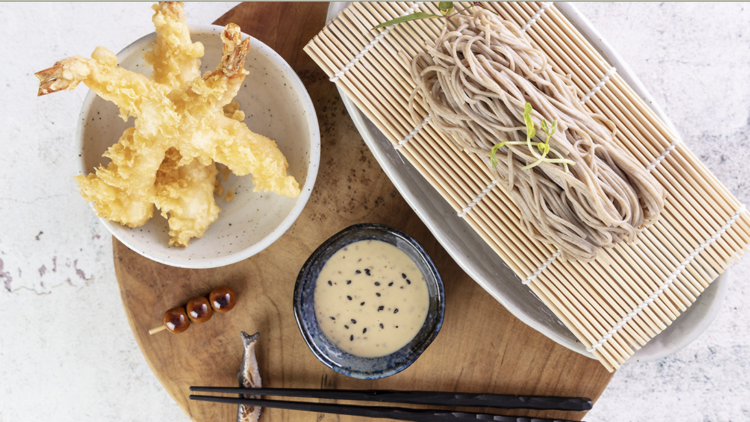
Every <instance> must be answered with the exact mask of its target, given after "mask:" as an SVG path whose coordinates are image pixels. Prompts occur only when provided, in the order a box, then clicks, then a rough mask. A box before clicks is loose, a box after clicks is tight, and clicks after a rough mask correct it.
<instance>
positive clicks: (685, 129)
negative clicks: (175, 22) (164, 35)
mask: <svg viewBox="0 0 750 422" xmlns="http://www.w3.org/2000/svg"><path fill="white" fill-rule="evenodd" d="M235 4H236V3H191V4H189V5H188V6H187V8H186V9H187V16H188V21H189V22H194V23H210V22H212V21H214V20H215V19H216V18H218V17H219V16H221V15H222V14H223V13H224V12H226V11H227V10H229V9H230V8H231V7H232V6H234V5H235ZM577 7H578V8H579V9H580V10H581V11H582V12H583V14H584V15H586V16H587V17H588V18H589V19H590V20H591V22H592V23H593V24H594V26H595V27H597V28H598V30H599V31H600V32H601V34H602V35H603V36H604V38H605V39H607V40H608V41H609V43H610V44H611V45H612V46H613V47H614V48H615V49H616V50H617V51H618V52H619V53H620V55H621V56H622V58H623V59H624V60H625V61H626V62H628V64H629V65H630V67H631V68H632V69H633V70H634V72H635V73H636V74H637V75H638V76H639V77H640V78H641V80H642V81H643V83H644V85H645V86H646V87H647V89H648V90H649V91H650V92H651V94H652V95H653V96H654V98H655V99H656V101H658V102H659V104H660V105H661V106H662V107H663V108H664V110H665V112H666V113H667V115H669V116H670V118H671V119H672V121H673V122H674V124H675V126H676V127H677V128H678V130H679V131H680V132H681V134H682V137H683V138H684V140H685V142H686V144H687V145H688V146H689V147H690V148H691V149H692V150H693V151H694V152H695V153H696V154H697V155H698V156H699V157H700V158H701V160H703V162H704V163H706V165H707V166H708V167H709V168H710V169H711V171H713V172H714V173H715V174H716V175H717V176H718V177H719V179H720V180H721V181H722V182H723V183H724V184H725V185H726V186H727V187H728V188H729V189H730V190H731V191H732V192H733V193H734V194H735V195H736V196H737V197H738V198H739V199H740V200H741V201H742V202H743V203H748V202H750V183H748V182H747V180H750V166H749V165H748V164H747V163H748V161H750V150H746V149H745V148H747V147H748V142H749V141H748V138H749V137H750V44H748V41H749V40H750V6H748V5H746V4H742V3H725V4H705V3H683V4H677V3H661V4H660V3H619V4H618V3H579V4H578V5H577ZM150 16H151V10H150V9H149V8H148V6H147V5H145V4H142V3H141V4H138V3H109V4H98V3H75V4H65V3H45V4H28V3H13V4H4V5H3V7H2V8H0V34H1V35H2V37H0V39H2V40H3V42H2V43H1V44H0V57H3V63H2V64H0V80H1V81H3V82H2V83H3V85H4V86H3V95H2V102H0V128H2V137H0V180H1V181H2V183H0V309H2V310H3V321H2V322H0V380H2V385H0V422H17V421H38V420H50V419H54V420H56V421H102V420H120V421H139V422H140V421H156V420H158V421H187V420H188V418H187V416H185V415H184V414H183V413H182V411H181V410H180V409H179V408H178V407H177V405H176V404H175V403H174V402H173V401H172V400H171V399H170V397H169V396H168V395H167V393H166V392H165V391H164V389H163V388H161V385H160V384H159V382H158V381H157V380H156V377H155V376H154V375H153V373H152V372H151V370H150V369H149V367H148V365H147V364H146V361H145V360H144V358H143V357H142V356H141V354H140V351H139V350H138V346H137V345H136V343H135V339H134V338H133V335H132V334H131V332H130V327H129V326H128V323H127V320H126V318H125V313H124V311H123V309H122V306H121V305H120V303H121V302H120V299H119V291H118V289H117V282H116V280H115V274H114V269H113V263H112V250H111V248H112V246H111V237H110V236H109V234H108V233H107V232H106V229H105V228H104V226H102V225H101V224H100V223H99V222H98V220H97V219H96V218H95V216H94V214H93V213H92V212H91V209H90V208H89V207H88V205H87V204H86V203H85V202H84V201H83V200H82V199H81V198H80V196H79V195H78V193H77V192H76V186H75V183H74V181H73V178H72V176H73V175H75V174H76V172H77V164H76V160H75V158H76V155H77V151H76V148H75V146H74V141H73V138H74V134H75V125H76V119H77V116H78V111H79V109H80V105H81V103H82V101H83V97H84V95H85V92H86V89H85V88H83V87H81V88H79V89H77V90H75V91H73V92H68V93H64V94H58V95H50V96H47V97H43V98H36V96H35V93H36V86H37V81H36V78H35V77H34V75H33V73H34V72H35V71H38V70H40V69H44V68H46V67H49V66H50V65H52V64H53V63H54V62H55V61H56V60H59V59H61V58H64V57H68V56H71V55H76V54H80V55H85V56H88V55H89V54H90V53H91V51H93V50H94V48H95V47H96V46H98V45H104V46H106V47H107V48H109V49H111V50H113V51H115V52H116V51H119V50H120V49H122V48H123V47H125V46H126V45H127V44H129V43H130V42H131V41H132V40H135V39H137V38H138V37H140V36H141V35H144V34H146V33H149V32H151V31H152V27H151V23H150ZM733 270H734V275H733V277H732V278H733V285H732V286H731V287H730V289H729V295H728V297H727V300H726V302H725V303H724V304H723V307H722V310H721V313H720V314H719V316H718V318H717V319H716V321H715V322H714V323H713V325H712V326H711V327H710V328H709V329H708V330H707V331H706V332H705V333H704V334H703V335H702V336H701V337H699V338H698V339H697V340H696V341H695V342H694V343H692V344H691V345H690V346H688V347H687V348H685V349H683V350H682V351H680V352H678V353H676V354H674V355H672V356H669V357H667V358H664V359H662V360H660V361H658V362H654V363H649V364H628V365H625V366H624V367H623V368H622V369H621V370H620V371H618V372H617V374H616V375H615V376H614V379H613V380H612V383H611V384H610V386H609V387H608V388H607V390H606V391H605V392H604V395H603V396H602V398H601V399H600V401H599V402H598V403H597V404H596V406H595V408H594V410H593V411H591V412H590V413H589V415H588V417H587V418H586V419H587V420H588V421H602V422H616V421H617V422H619V421H623V422H624V421H641V420H652V421H678V420H679V421H688V422H689V421H741V420H750V305H748V303H749V302H750V284H748V276H747V274H748V272H750V260H748V259H747V258H746V259H743V260H741V261H740V263H739V264H737V265H736V266H735V267H734V269H733ZM42 398H43V399H44V401H43V402H40V399H42Z"/></svg>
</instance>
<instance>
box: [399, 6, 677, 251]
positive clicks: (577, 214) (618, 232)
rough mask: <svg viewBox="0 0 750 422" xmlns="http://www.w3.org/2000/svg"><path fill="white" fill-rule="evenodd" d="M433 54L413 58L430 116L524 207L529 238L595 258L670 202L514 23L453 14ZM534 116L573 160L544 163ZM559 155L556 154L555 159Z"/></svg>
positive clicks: (483, 14)
mask: <svg viewBox="0 0 750 422" xmlns="http://www.w3.org/2000/svg"><path fill="white" fill-rule="evenodd" d="M454 22H455V23H456V24H457V29H455V30H449V29H448V28H447V27H446V28H445V29H444V30H443V32H442V34H441V35H440V37H439V39H438V40H437V41H435V43H434V44H433V45H427V46H426V51H427V52H426V53H421V54H418V55H417V56H416V57H414V58H413V60H412V63H411V65H412V66H411V73H412V77H413V78H414V80H415V82H416V84H417V87H416V90H415V92H414V93H413V95H412V98H411V100H410V108H411V110H412V115H413V117H414V118H415V121H416V122H419V121H421V118H419V117H418V116H416V113H415V110H414V108H415V101H417V98H418V97H421V98H422V99H423V101H421V102H422V103H423V105H424V107H425V108H426V110H427V111H428V113H429V115H430V117H431V122H432V124H434V125H435V126H436V127H438V128H439V129H441V130H442V131H443V132H445V133H448V134H450V135H451V136H450V137H451V138H452V139H453V141H454V142H455V143H456V144H457V145H458V146H459V147H461V148H463V150H465V151H468V152H473V153H475V154H477V155H478V156H479V157H481V159H482V160H484V161H485V162H486V163H487V165H488V167H489V168H490V171H491V172H492V174H493V177H494V178H495V180H499V181H500V183H501V184H502V185H504V186H505V188H506V189H507V192H508V194H509V195H510V197H511V199H512V200H513V202H514V204H515V205H516V206H517V207H518V209H519V211H520V214H521V225H522V227H523V229H524V230H525V231H526V233H528V234H529V235H530V236H532V237H534V238H536V239H538V240H540V241H543V242H548V243H551V244H553V245H554V246H556V247H557V248H558V249H559V251H560V252H561V256H562V258H564V259H569V260H592V259H594V258H595V257H596V256H597V253H598V251H599V250H600V249H601V248H607V247H612V246H613V245H615V244H616V243H618V242H620V241H622V240H625V241H627V242H632V241H633V240H634V239H635V237H636V236H637V235H638V233H639V232H641V231H642V230H643V229H644V228H645V227H647V226H649V225H650V224H653V223H654V222H655V221H656V220H657V219H658V217H659V214H660V213H661V211H662V210H663V208H664V201H665V196H666V193H665V190H664V188H663V187H662V186H661V185H660V184H659V183H658V182H657V181H656V179H654V177H653V176H652V175H651V174H650V173H649V172H648V171H647V170H646V169H645V168H644V166H643V165H641V164H640V163H639V162H638V161H636V159H635V158H634V157H633V156H632V155H631V154H629V153H628V152H627V151H626V150H624V149H623V148H622V147H620V146H618V145H617V144H616V143H615V140H614V136H615V127H614V124H613V123H612V122H611V121H609V120H607V119H606V118H605V117H604V116H602V115H598V114H594V113H590V112H588V111H586V110H585V109H584V108H583V105H582V104H581V103H580V99H579V98H578V97H577V95H576V90H575V87H574V86H573V84H572V82H571V80H570V78H569V77H565V76H562V75H560V74H558V73H556V72H555V71H554V70H553V69H552V66H551V65H550V63H548V61H547V58H546V57H545V55H544V53H543V52H541V51H540V50H537V49H535V48H533V47H532V46H531V42H530V40H529V38H528V37H527V36H526V35H525V34H524V33H523V31H521V29H520V28H519V27H518V26H517V25H515V24H514V23H512V22H508V21H505V20H503V19H501V18H500V17H499V16H497V15H495V14H493V13H492V12H490V11H488V10H485V9H478V10H475V11H473V13H472V14H471V15H460V16H457V17H456V18H454ZM527 102H528V103H530V104H531V105H532V107H533V112H532V119H533V120H534V123H535V126H536V127H537V128H539V127H540V122H541V121H542V119H546V120H547V121H548V122H552V121H554V120H557V122H558V126H557V131H556V132H555V133H554V135H553V136H552V137H551V140H550V143H549V145H550V147H551V149H553V150H555V151H556V152H557V153H559V155H560V156H562V157H563V158H565V159H567V160H571V161H573V162H574V163H575V165H568V166H565V165H563V164H560V163H554V162H552V163H551V162H541V163H540V164H538V165H536V166H534V167H532V168H530V169H526V170H524V169H522V167H524V166H527V165H529V164H532V163H534V162H535V161H537V160H538V158H539V157H540V153H539V151H538V150H537V148H536V143H537V142H544V141H545V139H546V135H545V133H544V132H543V131H542V130H537V132H536V136H535V138H534V139H532V142H533V145H534V148H529V147H528V146H527V145H506V146H503V147H502V148H501V149H499V150H498V151H497V153H498V155H497V158H498V164H497V166H495V167H493V166H492V165H491V160H490V150H491V149H492V147H493V145H495V144H498V143H500V142H526V127H525V124H524V120H523V114H524V106H525V104H526V103H527ZM550 158H552V157H550Z"/></svg>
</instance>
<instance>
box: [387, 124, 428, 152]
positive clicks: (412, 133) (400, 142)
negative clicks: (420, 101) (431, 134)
mask: <svg viewBox="0 0 750 422" xmlns="http://www.w3.org/2000/svg"><path fill="white" fill-rule="evenodd" d="M430 119H431V117H430V116H427V117H425V118H424V120H422V123H420V124H418V125H417V127H415V128H414V129H412V131H411V132H409V133H408V134H407V135H406V136H405V137H404V139H402V140H400V141H398V144H396V146H395V147H393V148H394V149H395V150H396V151H398V150H400V149H401V147H403V146H404V145H406V143H407V142H409V140H410V139H411V138H413V137H414V135H416V134H417V132H419V131H420V130H421V129H422V128H423V127H425V125H426V124H427V123H429V122H430Z"/></svg>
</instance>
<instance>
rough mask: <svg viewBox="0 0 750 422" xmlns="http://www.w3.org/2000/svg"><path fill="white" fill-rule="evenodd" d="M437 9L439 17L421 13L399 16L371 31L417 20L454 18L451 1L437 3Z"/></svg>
mask: <svg viewBox="0 0 750 422" xmlns="http://www.w3.org/2000/svg"><path fill="white" fill-rule="evenodd" d="M438 9H440V14H439V15H433V14H431V13H422V12H417V13H412V14H411V15H406V16H401V17H400V18H396V19H393V20H389V21H388V22H383V23H381V24H380V25H378V26H376V27H374V28H372V29H378V28H385V27H386V26H391V25H395V24H397V23H401V22H408V21H413V20H417V19H441V18H448V19H450V18H452V17H453V16H455V14H453V11H454V9H453V2H452V1H441V2H440V3H438Z"/></svg>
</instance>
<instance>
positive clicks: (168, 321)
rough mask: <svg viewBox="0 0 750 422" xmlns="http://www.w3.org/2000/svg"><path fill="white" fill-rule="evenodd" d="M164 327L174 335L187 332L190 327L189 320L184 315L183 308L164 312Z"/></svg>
mask: <svg viewBox="0 0 750 422" xmlns="http://www.w3.org/2000/svg"><path fill="white" fill-rule="evenodd" d="M164 325H165V326H166V327H167V330H169V331H171V332H173V333H175V334H180V333H181V332H183V331H185V330H187V329H188V327H190V319H189V318H188V316H187V315H186V314H185V308H183V307H182V306H177V307H174V308H172V309H170V310H168V311H167V312H164Z"/></svg>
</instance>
